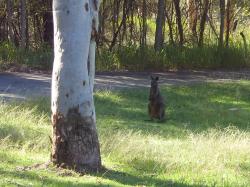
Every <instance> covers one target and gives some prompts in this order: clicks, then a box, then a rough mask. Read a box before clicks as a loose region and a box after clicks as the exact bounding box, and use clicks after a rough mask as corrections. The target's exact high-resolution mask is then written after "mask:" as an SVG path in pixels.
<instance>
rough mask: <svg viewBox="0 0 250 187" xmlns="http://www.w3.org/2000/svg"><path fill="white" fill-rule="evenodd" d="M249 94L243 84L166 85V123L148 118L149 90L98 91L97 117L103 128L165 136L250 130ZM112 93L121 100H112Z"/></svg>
mask: <svg viewBox="0 0 250 187" xmlns="http://www.w3.org/2000/svg"><path fill="white" fill-rule="evenodd" d="M249 93H250V88H247V87H246V85H244V84H240V83H226V84H212V83H211V84H207V83H203V84H201V85H193V86H179V87H177V86H171V87H164V88H163V89H162V95H163V96H164V97H165V99H166V105H167V110H166V113H167V115H166V116H167V120H166V121H165V122H164V123H157V121H148V119H149V117H148V114H147V103H148V89H133V90H121V91H115V92H113V93H112V94H111V96H110V97H101V96H99V95H98V94H97V95H96V96H95V99H96V110H97V115H98V116H97V120H98V119H100V120H98V122H99V126H100V128H103V127H105V128H117V129H133V130H139V131H141V132H143V133H150V134H158V135H161V136H164V137H169V136H171V137H175V136H178V137H182V136H183V135H185V134H186V133H187V130H188V131H192V132H202V131H206V130H207V129H209V128H226V127H228V126H236V127H237V128H239V129H241V130H247V131H249V124H248V123H246V122H248V121H250V116H249V115H248V113H249V112H250V107H249V104H250V95H249ZM113 95H115V97H118V98H119V99H117V100H112V99H111V97H112V96H113ZM105 122H106V124H105Z"/></svg>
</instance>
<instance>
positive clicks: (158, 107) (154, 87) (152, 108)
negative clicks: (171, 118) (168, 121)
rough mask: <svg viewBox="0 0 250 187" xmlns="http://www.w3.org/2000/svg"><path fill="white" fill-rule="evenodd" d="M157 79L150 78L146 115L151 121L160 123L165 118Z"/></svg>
mask: <svg viewBox="0 0 250 187" xmlns="http://www.w3.org/2000/svg"><path fill="white" fill-rule="evenodd" d="M158 80H159V77H153V76H151V88H150V93H149V104H148V114H149V116H150V118H151V120H153V119H154V118H156V119H159V120H160V121H163V120H164V116H165V104H164V100H163V97H162V96H161V94H160V89H159V87H158Z"/></svg>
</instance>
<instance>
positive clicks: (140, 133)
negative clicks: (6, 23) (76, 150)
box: [0, 80, 250, 187]
mask: <svg viewBox="0 0 250 187" xmlns="http://www.w3.org/2000/svg"><path fill="white" fill-rule="evenodd" d="M161 91H162V94H163V95H164V97H165V98H166V103H167V106H168V107H167V120H166V121H165V122H164V123H158V122H157V121H148V116H147V98H148V90H147V89H136V90H121V91H112V92H111V91H98V92H96V94H95V102H96V111H97V125H98V131H99V135H100V144H101V153H102V159H103V165H104V166H105V167H107V168H108V170H107V171H106V172H105V173H99V174H93V175H84V176H80V175H79V174H77V173H74V172H72V171H67V170H58V169H56V168H54V167H53V166H50V167H49V168H47V169H39V168H33V169H31V170H29V169H28V170H26V169H24V168H23V166H31V165H34V164H37V163H45V162H46V161H48V160H49V151H50V142H49V135H50V134H51V126H50V110H49V105H50V104H49V100H48V99H47V98H42V99H38V100H35V101H28V102H22V103H20V102H19V103H3V104H1V105H0V186H83V185H84V186H185V187H186V186H232V187H233V186H249V185H250V115H249V112H250V95H249V93H250V81H243V80H242V81H239V82H235V83H221V84H218V83H204V84H200V85H192V86H169V87H162V88H161ZM20 168H21V169H20Z"/></svg>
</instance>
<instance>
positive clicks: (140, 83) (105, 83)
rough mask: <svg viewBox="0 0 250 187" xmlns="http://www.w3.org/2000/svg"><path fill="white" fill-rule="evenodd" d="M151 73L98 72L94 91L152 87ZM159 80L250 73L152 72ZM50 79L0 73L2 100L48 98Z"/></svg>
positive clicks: (170, 82)
mask: <svg viewBox="0 0 250 187" xmlns="http://www.w3.org/2000/svg"><path fill="white" fill-rule="evenodd" d="M151 74H152V73H146V72H143V73H141V72H140V73H134V72H133V73H131V72H122V73H118V72H116V73H114V72H111V73H110V72H108V73H97V75H96V79H95V89H122V88H138V87H149V84H150V75H151ZM153 75H158V76H159V77H160V84H161V85H185V84H196V83H202V82H225V81H238V80H240V79H250V71H240V72H221V71H192V72H165V73H153ZM50 83H51V77H50V75H46V74H39V73H29V74H27V73H0V98H7V99H12V98H16V99H25V98H27V97H37V96H49V95H50V91H51V90H50Z"/></svg>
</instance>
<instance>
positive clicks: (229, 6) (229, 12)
mask: <svg viewBox="0 0 250 187" xmlns="http://www.w3.org/2000/svg"><path fill="white" fill-rule="evenodd" d="M232 5H233V3H232V1H231V0H227V2H226V5H225V6H226V36H225V45H226V47H228V46H229V35H230V28H231V22H232V17H233V6H232Z"/></svg>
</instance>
